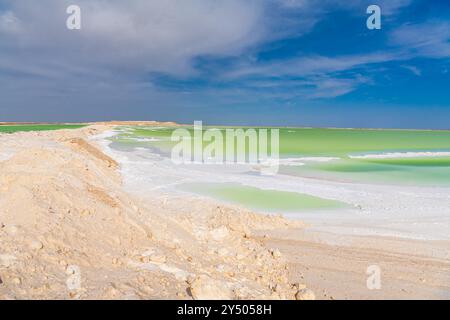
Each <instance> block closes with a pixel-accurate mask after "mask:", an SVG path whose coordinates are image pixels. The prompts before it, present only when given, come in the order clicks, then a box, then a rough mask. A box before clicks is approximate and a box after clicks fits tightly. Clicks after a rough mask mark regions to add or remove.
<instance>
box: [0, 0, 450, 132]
mask: <svg viewBox="0 0 450 320" xmlns="http://www.w3.org/2000/svg"><path fill="white" fill-rule="evenodd" d="M72 4H76V5H78V6H80V8H81V18H82V28H81V30H68V29H67V28H66V19H67V17H68V15H67V14H66V8H67V7H68V6H69V5H72ZM370 4H378V5H379V6H380V7H381V8H382V14H383V17H382V19H383V20H382V29H381V30H368V29H367V27H366V20H367V18H368V15H367V14H366V9H367V7H368V5H370ZM449 71H450V1H438V0H435V1H429V0H428V1H427V0H370V1H366V0H347V1H338V0H130V1H123V0H40V1H36V0H0V122H1V121H93V120H112V119H127V120H128V119H131V120H133V119H134V120H138V119H156V120H174V121H179V122H185V123H191V122H192V121H194V120H203V121H204V122H206V123H209V124H254V125H258V124H267V125H286V126H291V125H296V126H336V127H398V128H444V129H450V73H449Z"/></svg>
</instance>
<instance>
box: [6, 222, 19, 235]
mask: <svg viewBox="0 0 450 320" xmlns="http://www.w3.org/2000/svg"><path fill="white" fill-rule="evenodd" d="M3 229H4V230H5V232H6V233H7V234H8V235H10V236H15V235H16V234H17V232H18V231H19V228H18V227H16V226H13V225H10V226H5V227H3Z"/></svg>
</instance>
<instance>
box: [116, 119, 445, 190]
mask: <svg viewBox="0 0 450 320" xmlns="http://www.w3.org/2000/svg"><path fill="white" fill-rule="evenodd" d="M185 128H186V129H188V130H189V131H190V132H191V134H192V136H194V134H193V132H194V130H193V128H192V127H185ZM228 128H229V127H218V128H217V130H220V131H222V133H223V135H224V136H225V130H226V129H228ZM207 129H208V128H206V127H205V128H204V130H207ZM241 129H244V130H246V129H249V128H241ZM254 129H258V128H254ZM269 129H270V128H269ZM174 130H175V129H174V128H173V127H161V128H154V127H129V128H126V129H125V131H123V132H122V133H121V134H120V135H119V136H117V137H116V138H115V140H114V141H115V142H116V143H119V144H120V145H122V146H128V147H144V148H149V149H151V150H153V151H155V152H158V153H160V154H163V155H165V156H170V151H171V149H172V147H173V146H174V145H175V142H172V141H171V135H172V133H173V131H174ZM279 130H280V158H281V159H293V160H295V162H294V163H291V164H290V165H283V163H282V165H281V168H280V173H281V174H287V175H293V176H304V177H311V178H321V179H322V178H331V179H334V180H338V181H351V182H365V183H390V184H410V185H437V186H440V185H450V156H447V155H446V156H433V153H442V152H444V153H445V152H450V131H422V130H368V129H308V128H280V129H279ZM205 145H206V144H204V146H205ZM224 148H225V146H224ZM415 152H417V153H423V152H428V153H430V155H429V156H427V157H423V156H417V157H414V156H411V155H410V156H408V157H403V156H402V153H415ZM386 153H396V154H397V153H398V154H399V155H398V157H391V158H387V159H383V158H374V159H373V158H370V155H371V154H373V155H379V154H381V155H383V154H386ZM360 155H366V156H369V158H354V157H358V156H360ZM449 155H450V154H449ZM315 160H317V161H315Z"/></svg>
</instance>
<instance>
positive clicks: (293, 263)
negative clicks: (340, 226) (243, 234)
mask: <svg viewBox="0 0 450 320" xmlns="http://www.w3.org/2000/svg"><path fill="white" fill-rule="evenodd" d="M258 233H259V234H260V237H261V238H262V237H263V235H264V236H265V238H262V239H265V243H266V245H267V246H271V247H276V248H278V249H279V250H280V251H281V253H282V254H283V255H284V257H286V258H287V259H288V260H289V264H290V278H291V279H298V280H300V281H302V282H305V283H307V284H308V286H309V287H310V288H311V289H312V290H313V291H314V292H315V294H316V298H317V299H323V300H335V299H336V300H341V299H369V300H376V299H450V250H449V248H450V243H449V242H448V241H419V240H411V239H399V238H388V237H373V236H350V235H344V236H343V235H336V234H330V233H323V232H317V231H314V229H313V228H303V229H302V230H294V229H285V230H270V231H267V232H258ZM369 266H378V267H379V268H380V271H381V274H380V276H381V277H380V280H381V281H380V284H381V288H380V289H379V290H369V289H368V287H367V280H368V278H369V274H367V269H368V267H369Z"/></svg>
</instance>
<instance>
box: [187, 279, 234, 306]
mask: <svg viewBox="0 0 450 320" xmlns="http://www.w3.org/2000/svg"><path fill="white" fill-rule="evenodd" d="M189 291H190V293H191V295H192V297H193V298H194V299H195V300H231V299H232V298H233V294H232V291H231V290H230V289H229V288H228V286H227V284H226V283H224V282H222V281H218V280H214V279H211V278H210V277H208V276H206V275H201V276H198V277H196V278H195V279H194V280H193V281H192V282H191V283H190V286H189Z"/></svg>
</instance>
